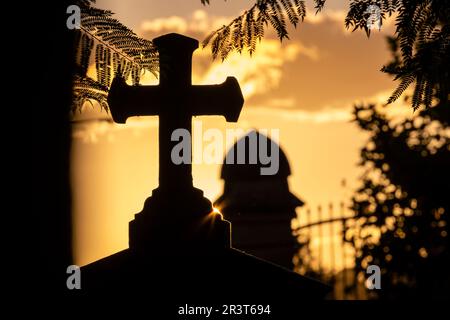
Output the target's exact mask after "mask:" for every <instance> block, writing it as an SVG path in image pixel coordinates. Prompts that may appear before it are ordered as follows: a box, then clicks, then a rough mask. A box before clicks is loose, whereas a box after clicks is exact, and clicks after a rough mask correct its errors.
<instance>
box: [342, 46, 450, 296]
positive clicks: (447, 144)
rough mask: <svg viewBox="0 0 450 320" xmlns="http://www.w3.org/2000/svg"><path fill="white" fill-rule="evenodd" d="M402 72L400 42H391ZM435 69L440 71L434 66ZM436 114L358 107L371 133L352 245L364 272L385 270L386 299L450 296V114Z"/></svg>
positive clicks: (438, 103) (440, 109) (439, 110)
mask: <svg viewBox="0 0 450 320" xmlns="http://www.w3.org/2000/svg"><path fill="white" fill-rule="evenodd" d="M388 41H389V43H390V45H391V50H392V52H393V56H394V59H393V61H392V62H391V63H390V65H391V66H392V67H394V68H395V67H396V66H397V65H398V64H400V63H401V58H399V54H398V50H399V46H398V45H397V43H396V40H395V39H392V38H390V39H388ZM431 67H433V66H431ZM432 101H433V105H432V107H430V108H427V109H424V110H422V111H420V112H419V113H418V114H416V115H414V116H413V117H411V118H408V119H406V120H401V121H399V120H395V119H389V118H388V117H387V116H386V114H385V112H383V110H380V108H377V107H375V106H374V105H368V106H355V109H354V120H355V121H356V123H357V124H358V126H359V127H360V128H361V129H362V130H364V131H367V132H369V133H370V138H369V141H368V143H367V144H366V145H365V146H364V148H363V149H362V150H361V163H360V165H361V166H362V167H363V168H365V173H364V175H363V179H362V186H361V187H360V188H359V189H358V190H357V191H356V193H355V195H354V197H353V199H352V202H353V204H352V209H353V210H354V211H355V213H356V225H352V226H347V230H346V233H345V239H346V240H347V241H350V242H352V243H353V245H354V247H355V248H356V250H357V252H356V253H357V255H356V261H355V262H356V263H355V264H356V268H357V270H358V271H359V272H360V273H365V269H366V268H367V265H369V264H375V265H378V266H380V267H381V269H382V274H383V276H382V290H381V291H377V294H378V296H379V297H382V298H383V297H403V296H405V295H409V296H411V295H412V296H425V297H432V296H434V297H443V296H446V297H448V296H449V290H450V283H449V279H450V277H449V275H448V270H449V261H450V259H449V251H448V249H449V248H448V236H449V235H448V224H449V210H450V197H449V196H448V190H450V171H449V169H448V165H449V164H450V131H449V130H450V128H449V121H450V109H449V108H448V103H447V102H448V101H442V100H439V99H438V97H436V99H434V100H432Z"/></svg>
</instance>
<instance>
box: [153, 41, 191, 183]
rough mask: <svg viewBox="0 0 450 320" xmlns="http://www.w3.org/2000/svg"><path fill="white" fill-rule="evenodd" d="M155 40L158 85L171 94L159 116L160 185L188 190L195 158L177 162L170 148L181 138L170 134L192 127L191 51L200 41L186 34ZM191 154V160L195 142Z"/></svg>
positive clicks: (189, 130) (188, 129)
mask: <svg viewBox="0 0 450 320" xmlns="http://www.w3.org/2000/svg"><path fill="white" fill-rule="evenodd" d="M153 43H154V44H155V46H156V47H157V49H158V52H159V68H160V83H159V85H160V87H161V89H162V90H163V91H165V92H166V93H167V95H166V97H167V98H168V101H167V102H166V103H167V105H166V108H164V109H163V110H161V114H160V117H159V186H160V188H161V189H163V190H168V189H170V190H187V188H192V165H191V162H192V161H190V162H189V163H181V164H178V165H177V164H174V162H173V160H172V158H171V152H172V150H173V147H174V146H175V145H176V144H177V143H178V142H177V141H172V139H171V137H172V133H173V132H174V131H175V130H176V129H180V128H182V129H185V130H187V131H188V132H189V133H191V130H192V129H191V128H192V122H191V118H192V111H191V110H190V106H189V105H187V103H188V102H187V101H186V97H188V96H189V90H188V89H189V88H190V87H191V86H192V80H191V79H192V54H193V52H194V51H195V49H197V47H198V41H197V40H195V39H191V38H183V41H179V42H177V43H176V45H174V42H173V41H170V40H169V41H168V39H167V38H166V37H160V38H156V39H154V41H153ZM173 110H177V112H176V113H175V112H173ZM190 154H191V160H192V143H190Z"/></svg>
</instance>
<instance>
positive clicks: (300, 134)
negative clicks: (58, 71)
mask: <svg viewBox="0 0 450 320" xmlns="http://www.w3.org/2000/svg"><path fill="white" fill-rule="evenodd" d="M329 2H330V5H329V6H328V8H327V9H326V10H325V11H324V13H322V14H320V15H319V16H314V15H313V14H309V16H308V17H307V18H306V20H305V22H304V23H303V24H301V25H300V26H299V27H298V29H296V30H291V34H290V38H291V40H289V41H284V42H283V43H280V41H278V40H277V39H276V37H275V36H274V34H273V32H272V31H270V30H269V31H268V32H267V33H266V34H267V35H266V38H265V39H264V40H263V41H262V42H261V43H260V44H259V46H258V47H257V52H256V54H255V55H254V57H252V58H250V57H249V56H247V55H242V56H240V55H238V54H234V55H232V56H230V57H229V59H227V60H226V61H225V62H224V63H220V62H213V61H212V60H211V56H210V54H209V49H206V50H200V49H199V50H197V51H196V52H195V53H194V59H193V82H194V84H214V83H220V82H223V81H224V80H225V78H226V77H227V76H235V77H236V78H237V79H238V80H239V82H240V85H241V88H242V91H243V94H244V96H245V100H246V101H245V104H244V108H243V111H242V113H241V117H240V119H239V121H238V123H237V124H229V123H226V122H225V119H224V118H221V117H200V118H197V119H200V120H202V122H203V128H204V129H205V130H206V129H207V128H219V129H221V130H224V129H225V128H235V127H239V128H247V129H250V128H267V129H270V128H275V129H280V143H281V147H282V148H283V150H284V151H285V152H286V154H287V156H288V159H289V160H290V163H291V169H292V176H291V177H290V180H289V182H290V186H291V190H292V192H293V193H295V194H296V195H298V196H299V197H301V198H302V199H303V200H304V201H305V202H307V204H308V205H309V206H311V207H315V206H317V204H320V203H322V204H325V203H329V202H338V201H341V200H344V199H348V197H349V195H350V194H351V189H352V188H355V187H356V186H357V182H358V181H357V178H358V175H359V173H360V172H359V170H358V168H357V166H356V163H357V162H358V160H359V149H360V147H361V146H362V145H363V143H364V141H365V139H366V137H365V136H364V134H363V133H362V132H360V131H359V130H358V129H357V128H356V126H355V125H354V124H352V123H350V122H349V120H350V118H351V116H350V111H351V108H352V105H353V103H354V102H356V101H364V102H384V101H385V100H386V98H387V96H388V95H389V94H390V92H391V90H393V88H394V83H393V82H392V80H391V79H390V78H389V77H387V76H386V75H384V74H382V73H381V72H379V69H380V67H381V66H382V65H383V64H384V63H386V62H387V61H388V60H389V53H388V51H387V49H386V44H385V41H384V36H386V35H387V34H392V25H389V24H388V25H385V26H383V29H382V31H381V32H375V33H374V34H373V36H371V38H370V39H367V37H366V36H365V34H363V33H362V32H354V33H351V32H350V31H346V30H345V28H344V27H343V24H344V23H343V20H344V12H345V10H346V7H345V5H343V4H344V3H345V4H346V3H347V1H329ZM251 3H252V1H227V2H224V3H223V2H222V1H219V0H217V1H212V5H211V6H210V7H203V6H202V5H201V4H200V1H199V0H190V1H186V0H176V1H163V0H159V1H156V0H153V1H149V0H133V1H118V0H116V1H112V0H110V1H107V0H104V1H97V5H98V6H99V7H102V8H107V9H111V10H112V11H113V12H116V13H117V17H118V18H119V20H121V21H122V22H123V23H124V24H126V25H128V26H130V27H132V28H133V29H134V30H135V32H137V33H138V34H139V35H140V36H143V37H146V38H148V39H152V38H154V37H156V36H159V35H162V34H165V33H169V32H179V33H183V34H186V35H188V36H192V37H195V38H197V39H199V40H201V39H203V38H204V37H205V36H206V35H207V34H208V33H210V32H211V31H213V30H214V29H215V28H217V27H219V26H221V25H222V24H225V23H227V22H229V21H231V18H233V17H235V16H237V15H238V14H239V12H241V11H242V10H244V9H246V8H248V7H249V6H250V4H251ZM169 4H170V5H169ZM144 83H146V84H151V83H153V84H154V83H156V80H155V79H152V78H151V77H150V76H149V77H145V79H144ZM399 105H400V103H398V104H397V105H393V106H392V107H391V108H392V109H395V108H399ZM90 108H91V107H88V108H87V109H86V112H85V113H84V114H83V115H82V117H99V116H100V117H107V115H106V114H105V113H99V111H98V110H95V109H94V110H91V109H90ZM157 120H158V119H157V117H141V118H139V119H129V121H128V122H127V124H126V125H113V124H108V123H106V122H88V123H86V122H83V123H80V124H76V125H75V126H74V140H73V153H72V154H73V167H72V178H73V191H74V222H75V239H74V240H75V241H74V243H75V259H76V263H77V264H79V265H84V264H86V263H89V262H92V261H94V260H96V259H99V258H101V257H104V256H106V255H109V254H112V253H114V252H116V251H119V250H121V249H124V248H126V247H127V246H128V244H127V241H128V222H129V221H130V220H131V219H133V216H134V214H135V213H137V212H139V211H140V210H141V208H142V205H143V202H144V200H145V198H146V197H148V196H149V195H150V192H151V190H152V189H154V188H156V187H157V179H158V177H157V171H158V162H157V160H158V156H157V125H158V121H157ZM194 148H195V146H194ZM219 172H220V165H205V164H203V165H193V176H194V184H195V185H196V186H197V187H198V188H201V189H203V190H204V192H205V195H206V196H207V197H208V198H209V199H211V200H215V199H216V198H217V196H218V195H219V194H220V193H221V191H222V182H221V181H220V179H219ZM343 178H345V179H346V180H347V181H348V184H349V187H348V190H342V189H341V187H340V182H341V180H342V179H343Z"/></svg>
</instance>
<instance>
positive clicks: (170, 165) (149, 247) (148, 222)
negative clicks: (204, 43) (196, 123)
mask: <svg viewBox="0 0 450 320" xmlns="http://www.w3.org/2000/svg"><path fill="white" fill-rule="evenodd" d="M153 43H154V45H155V46H156V48H157V49H158V51H159V67H160V82H159V85H157V86H128V85H127V84H126V83H125V80H124V79H123V78H121V77H117V78H115V79H114V80H113V82H112V84H111V89H110V92H109V96H108V104H109V107H110V110H111V115H112V117H113V119H114V121H115V122H118V123H124V122H125V121H126V119H127V118H128V117H130V116H139V115H158V116H159V187H158V188H157V189H155V190H153V192H152V196H151V197H149V198H147V200H146V201H145V203H144V208H143V209H142V211H141V212H140V213H138V214H136V215H135V219H134V220H132V221H130V225H129V228H130V230H129V245H130V249H133V250H136V252H163V253H167V252H178V251H179V250H180V248H181V246H185V247H188V248H228V247H230V245H231V238H230V233H231V231H230V230H231V229H230V228H231V227H230V223H229V222H228V221H226V220H223V219H222V216H221V215H217V214H211V213H213V207H212V204H211V202H210V201H209V200H208V199H206V198H205V197H204V196H203V191H201V190H199V189H196V188H194V187H193V185H192V167H191V163H182V164H178V165H177V164H175V163H174V162H173V161H172V159H171V153H172V150H173V148H174V146H176V144H177V143H179V142H178V141H172V139H171V138H172V133H173V132H174V130H176V129H186V130H188V131H189V132H191V127H192V124H191V119H192V116H199V115H222V116H224V117H225V119H226V120H227V121H233V122H235V121H237V120H238V117H239V114H240V112H241V109H242V105H243V104H244V98H243V97H242V93H241V89H240V87H239V84H238V82H237V80H236V79H235V78H233V77H228V78H227V79H226V81H225V82H224V83H222V84H219V85H204V86H200V85H192V83H191V68H192V53H193V52H194V50H195V49H197V48H198V41H197V40H195V39H191V38H188V37H185V36H182V35H179V34H174V33H172V34H168V35H164V36H161V37H159V38H156V39H154V40H153ZM191 149H192V143H191ZM183 158H184V155H183ZM191 159H192V151H191ZM191 162H192V161H191Z"/></svg>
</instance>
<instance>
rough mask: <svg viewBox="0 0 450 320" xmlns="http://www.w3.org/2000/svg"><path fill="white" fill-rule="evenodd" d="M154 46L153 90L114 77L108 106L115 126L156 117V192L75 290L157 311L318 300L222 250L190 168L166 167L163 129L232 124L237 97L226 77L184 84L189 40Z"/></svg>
mask: <svg viewBox="0 0 450 320" xmlns="http://www.w3.org/2000/svg"><path fill="white" fill-rule="evenodd" d="M154 44H155V46H156V47H157V49H158V51H159V55H160V56H159V59H160V84H159V85H157V86H128V85H127V84H126V83H125V81H124V79H122V78H115V79H114V81H113V83H112V86H111V89H110V94H109V98H108V102H109V105H110V109H111V114H112V117H113V119H114V121H116V122H119V123H124V122H125V120H126V118H127V117H129V116H133V115H158V116H159V166H160V167H159V187H158V188H157V189H155V190H153V192H152V196H151V197H149V198H148V199H147V200H146V201H145V203H144V208H143V210H142V211H141V212H140V213H138V214H137V215H136V216H135V219H134V220H133V221H131V222H130V225H129V248H128V249H126V250H123V251H121V252H118V253H116V254H113V255H111V256H109V257H106V258H103V259H101V260H98V261H96V262H94V263H91V264H89V265H87V266H84V267H83V268H82V269H81V279H82V290H81V291H83V292H87V293H91V292H101V293H103V294H111V293H114V294H117V295H123V294H124V293H127V294H132V293H138V292H139V293H142V292H150V291H152V292H154V293H157V295H158V300H157V301H156V302H155V300H152V301H153V302H155V304H156V306H155V305H154V307H158V306H159V307H161V308H162V305H169V307H170V308H175V306H177V305H184V304H186V303H194V302H196V303H220V304H223V303H227V302H229V301H230V298H232V299H233V301H234V302H235V303H251V302H255V303H270V302H271V301H272V303H273V302H274V300H273V299H276V300H277V301H278V300H279V299H280V298H282V297H283V301H285V302H286V303H287V301H289V299H294V300H295V301H297V300H298V299H299V298H304V299H311V298H323V297H324V296H325V294H326V293H327V292H328V290H329V288H328V287H327V286H325V285H323V284H321V283H319V282H317V281H314V280H311V279H308V278H305V277H302V276H300V275H298V274H295V273H293V272H290V271H288V270H287V269H283V268H281V267H279V266H276V265H274V264H271V263H269V262H266V261H264V260H260V259H258V258H256V257H253V256H250V255H247V254H245V253H243V252H241V251H239V250H236V249H234V248H232V245H231V238H230V236H231V235H230V233H231V230H230V223H229V222H227V221H225V220H223V218H222V216H221V215H220V214H216V213H215V212H214V211H213V210H212V209H213V208H212V205H211V202H210V201H209V200H207V199H206V198H204V197H203V192H202V191H201V190H199V189H196V188H194V187H193V185H192V173H191V164H190V163H186V164H181V165H175V164H174V163H173V162H172V160H171V157H170V153H171V149H172V147H173V146H174V142H173V141H172V140H171V133H172V132H173V130H175V129H178V128H184V129H186V130H189V131H190V129H191V117H192V116H196V115H222V116H224V117H225V118H226V119H227V120H228V121H237V120H238V117H239V113H240V111H241V108H242V105H243V102H244V100H243V97H242V94H241V90H240V88H239V84H238V82H237V80H236V79H234V78H227V80H226V81H225V82H224V83H223V84H220V85H207V86H196V85H192V84H191V65H192V64H191V61H192V54H193V51H194V50H195V49H196V48H197V47H198V42H197V41H196V40H194V39H191V38H188V37H185V36H182V35H178V34H168V35H165V36H162V37H159V38H156V39H154ZM130 165H132V164H130ZM236 299H237V300H236ZM239 299H241V300H239ZM271 299H272V300H271ZM171 312H173V309H171Z"/></svg>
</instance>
